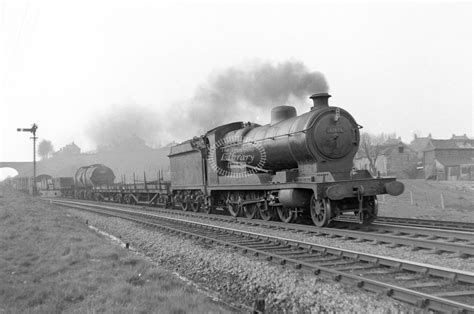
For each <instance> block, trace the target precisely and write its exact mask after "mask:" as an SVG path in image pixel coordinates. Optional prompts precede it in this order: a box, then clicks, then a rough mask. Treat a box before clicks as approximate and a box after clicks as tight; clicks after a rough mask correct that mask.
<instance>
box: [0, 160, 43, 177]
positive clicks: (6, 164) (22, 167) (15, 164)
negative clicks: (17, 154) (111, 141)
mask: <svg viewBox="0 0 474 314" xmlns="http://www.w3.org/2000/svg"><path fill="white" fill-rule="evenodd" d="M0 168H13V169H15V170H16V171H18V176H19V177H32V176H33V162H31V161H29V162H26V161H3V162H1V161H0ZM37 174H38V173H37Z"/></svg>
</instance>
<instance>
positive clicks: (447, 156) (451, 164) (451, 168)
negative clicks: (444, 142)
mask: <svg viewBox="0 0 474 314" xmlns="http://www.w3.org/2000/svg"><path fill="white" fill-rule="evenodd" d="M473 158H474V149H455V148H453V149H434V150H431V151H425V152H424V169H425V178H430V177H434V178H436V179H437V180H472V179H474V178H473V177H474V175H472V170H471V169H472V167H471V166H470V165H469V164H456V161H457V160H469V159H473ZM441 161H444V162H447V163H448V164H447V165H443V164H442V163H441ZM473 163H474V160H473Z"/></svg>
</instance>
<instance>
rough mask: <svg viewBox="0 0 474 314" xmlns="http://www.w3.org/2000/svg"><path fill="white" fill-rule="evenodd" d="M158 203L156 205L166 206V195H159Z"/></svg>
mask: <svg viewBox="0 0 474 314" xmlns="http://www.w3.org/2000/svg"><path fill="white" fill-rule="evenodd" d="M158 203H159V204H157V206H158V207H166V204H167V197H166V196H165V195H160V197H158Z"/></svg>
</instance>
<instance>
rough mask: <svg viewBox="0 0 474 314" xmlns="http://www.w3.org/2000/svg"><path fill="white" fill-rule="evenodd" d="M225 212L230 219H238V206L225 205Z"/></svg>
mask: <svg viewBox="0 0 474 314" xmlns="http://www.w3.org/2000/svg"><path fill="white" fill-rule="evenodd" d="M227 210H228V211H229V214H230V215H231V216H232V217H238V216H239V215H240V206H239V205H238V204H233V203H229V204H227Z"/></svg>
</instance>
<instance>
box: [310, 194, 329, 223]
mask: <svg viewBox="0 0 474 314" xmlns="http://www.w3.org/2000/svg"><path fill="white" fill-rule="evenodd" d="M310 212H311V218H312V219H313V223H314V224H315V225H316V226H318V227H320V228H321V227H326V226H329V224H330V219H331V204H330V202H329V200H327V199H324V198H322V199H316V196H315V195H314V194H313V196H312V197H311V204H310Z"/></svg>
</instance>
